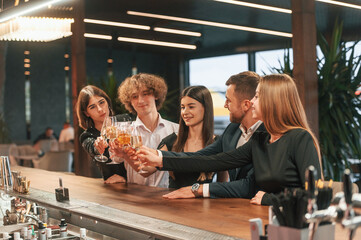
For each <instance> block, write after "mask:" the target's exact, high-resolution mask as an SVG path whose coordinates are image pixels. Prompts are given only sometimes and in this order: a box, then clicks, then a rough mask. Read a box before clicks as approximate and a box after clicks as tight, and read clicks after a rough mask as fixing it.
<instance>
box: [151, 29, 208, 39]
mask: <svg viewBox="0 0 361 240" xmlns="http://www.w3.org/2000/svg"><path fill="white" fill-rule="evenodd" d="M154 31H157V32H165V33H174V34H180V35H187V36H193V37H200V36H202V34H201V33H199V32H191V31H184V30H178V29H171V28H161V27H155V28H154Z"/></svg>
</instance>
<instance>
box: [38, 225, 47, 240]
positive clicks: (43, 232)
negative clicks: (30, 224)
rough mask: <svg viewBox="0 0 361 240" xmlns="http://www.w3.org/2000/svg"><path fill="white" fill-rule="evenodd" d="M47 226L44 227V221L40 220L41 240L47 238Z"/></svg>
mask: <svg viewBox="0 0 361 240" xmlns="http://www.w3.org/2000/svg"><path fill="white" fill-rule="evenodd" d="M45 230H46V228H45V227H44V224H43V223H42V222H39V227H38V239H39V240H46V231H45Z"/></svg>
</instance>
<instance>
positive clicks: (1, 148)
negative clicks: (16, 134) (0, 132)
mask: <svg viewBox="0 0 361 240" xmlns="http://www.w3.org/2000/svg"><path fill="white" fill-rule="evenodd" d="M13 146H16V144H14V143H11V144H0V156H9V152H10V148H11V147H13Z"/></svg>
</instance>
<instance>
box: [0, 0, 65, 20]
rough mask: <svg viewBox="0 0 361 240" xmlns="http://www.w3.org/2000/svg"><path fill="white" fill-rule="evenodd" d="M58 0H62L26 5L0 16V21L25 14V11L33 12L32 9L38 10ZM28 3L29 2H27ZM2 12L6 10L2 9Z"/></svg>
mask: <svg viewBox="0 0 361 240" xmlns="http://www.w3.org/2000/svg"><path fill="white" fill-rule="evenodd" d="M60 1H63V0H50V1H41V3H40V4H36V5H35V4H34V5H35V6H31V5H30V6H27V7H26V8H25V9H24V10H22V11H21V10H20V11H18V12H15V13H14V14H11V15H9V16H7V17H4V18H0V23H2V22H5V21H7V20H10V19H12V18H16V17H19V16H22V15H24V14H27V13H30V12H33V11H36V10H38V9H40V8H43V7H46V6H48V5H51V4H54V3H57V2H60ZM29 4H30V3H29ZM19 8H23V7H19ZM15 9H16V7H15ZM4 12H6V11H4Z"/></svg>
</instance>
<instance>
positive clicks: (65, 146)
mask: <svg viewBox="0 0 361 240" xmlns="http://www.w3.org/2000/svg"><path fill="white" fill-rule="evenodd" d="M58 147H59V151H70V152H74V143H72V142H59V143H58Z"/></svg>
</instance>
